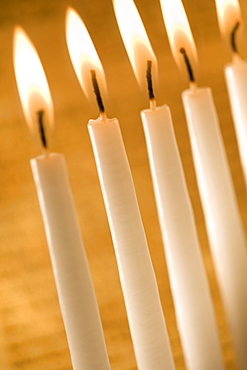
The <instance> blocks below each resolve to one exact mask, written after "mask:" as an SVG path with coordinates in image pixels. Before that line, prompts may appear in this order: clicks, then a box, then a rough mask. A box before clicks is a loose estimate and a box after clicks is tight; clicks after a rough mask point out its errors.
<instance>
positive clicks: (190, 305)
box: [114, 0, 223, 370]
mask: <svg viewBox="0 0 247 370" xmlns="http://www.w3.org/2000/svg"><path fill="white" fill-rule="evenodd" d="M114 9H115V14H116V17H117V22H118V25H119V29H120V33H121V35H122V38H123V42H124V44H125V47H126V50H127V53H128V56H129V58H130V61H131V64H132V67H133V70H134V73H135V75H136V78H137V80H138V82H139V83H141V82H143V80H144V73H145V68H146V64H147V61H148V70H147V81H148V87H149V99H150V109H146V110H143V111H142V112H141V118H142V123H143V127H144V133H145V137H146V143H147V150H148V157H149V162H150V169H151V174H152V179H153V185H154V193H155V198H156V205H157V209H158V215H159V222H160V228H161V232H162V238H163V243H164V248H165V254H166V261H167V267H168V273H169V278H170V282H171V289H172V295H173V299H174V306H175V312H176V317H177V324H178V329H179V333H180V337H181V342H182V347H183V352H184V356H185V361H186V364H187V367H188V369H196V370H197V369H209V368H214V369H222V368H223V362H222V355H221V350H220V343H219V336H218V333H217V326H216V320H215V314H214V310H213V304H212V299H211V296H210V292H209V286H208V282H207V278H206V274H205V270H204V266H203V261H202V256H201V252H200V246H199V241H198V237H197V233H196V227H195V220H194V215H193V211H192V206H191V202H190V198H189V194H188V190H187V186H186V182H185V176H184V172H183V168H182V164H181V159H180V156H179V151H178V147H177V143H176V139H175V134H174V130H173V125H172V119H171V114H170V109H169V107H168V106H166V105H163V106H161V107H156V101H155V97H154V91H153V86H152V79H151V63H152V64H153V65H154V67H156V58H155V55H154V53H153V50H152V47H151V45H150V43H149V40H148V37H147V34H146V31H145V29H144V26H143V24H142V21H141V19H140V16H139V14H138V11H137V9H136V7H135V5H134V3H133V1H132V0H128V1H127V0H124V1H122V0H114ZM137 50H138V51H139V52H136V51H137ZM140 70H141V71H142V75H141V74H140Z"/></svg>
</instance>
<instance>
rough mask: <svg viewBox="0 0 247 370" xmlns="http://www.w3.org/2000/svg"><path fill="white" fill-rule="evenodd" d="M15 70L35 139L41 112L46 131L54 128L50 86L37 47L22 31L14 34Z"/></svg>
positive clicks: (25, 113)
mask: <svg viewBox="0 0 247 370" xmlns="http://www.w3.org/2000/svg"><path fill="white" fill-rule="evenodd" d="M14 70H15V75H16V81H17V87H18V90H19V94H20V99H21V103H22V108H23V112H24V115H25V118H26V121H27V124H28V126H29V128H30V130H31V133H33V134H34V135H35V136H37V135H38V132H39V125H38V121H39V115H40V113H39V112H41V111H42V112H43V120H44V122H43V123H44V128H45V129H47V130H48V131H49V130H51V129H52V128H53V124H54V120H53V103H52V98H51V94H50V90H49V86H48V82H47V79H46V76H45V73H44V70H43V67H42V64H41V62H40V59H39V56H38V54H37V51H36V50H35V47H34V45H33V44H32V42H31V41H30V39H29V38H28V36H27V35H26V33H25V32H24V31H23V29H22V28H20V27H16V29H15V32H14Z"/></svg>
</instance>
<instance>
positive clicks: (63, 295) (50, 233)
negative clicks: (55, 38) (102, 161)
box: [14, 27, 110, 370]
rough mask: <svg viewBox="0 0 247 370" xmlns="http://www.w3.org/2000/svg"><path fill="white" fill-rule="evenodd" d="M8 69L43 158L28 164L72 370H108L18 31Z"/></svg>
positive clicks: (36, 69) (75, 230)
mask: <svg viewBox="0 0 247 370" xmlns="http://www.w3.org/2000/svg"><path fill="white" fill-rule="evenodd" d="M14 67H15V73H16V80H17V86H18V89H19V93H20V97H21V102H22V107H23V110H24V114H25V117H26V120H27V123H28V125H29V127H30V129H31V132H32V133H33V134H34V136H36V135H37V136H38V137H39V138H40V139H41V140H40V142H41V143H42V147H43V152H44V153H43V154H42V155H40V156H38V157H36V158H33V159H32V160H31V168H32V172H33V176H34V182H35V186H36V190H37V194H38V199H39V203H40V209H41V213H42V217H43V221H44V227H45V232H46V237H47V242H48V247H49V252H50V257H51V263H52V268H53V272H54V278H55V283H56V288H57V293H58V298H59V303H60V308H61V312H62V317H63V322H64V326H65V331H66V334H67V339H68V344H69V349H70V354H71V360H72V365H73V369H78V370H79V369H80V370H81V369H99V368H100V369H110V366H109V360H108V356H107V352H106V346H105V341H104V337H103V330H102V326H101V321H100V316H99V311H98V306H97V302H96V297H95V293H94V289H93V284H92V280H91V277H90V272H89V267H88V263H87V257H86V254H85V250H84V246H83V243H82V240H81V235H80V228H79V223H78V220H77V216H76V210H75V205H74V200H73V196H72V192H71V188H70V184H69V179H68V173H67V168H66V163H65V159H64V156H63V155H62V154H58V153H50V152H48V150H47V146H48V142H47V140H48V138H47V132H48V131H49V128H48V126H49V125H53V105H52V99H51V95H50V91H49V87H48V83H47V80H46V77H45V74H44V71H43V69H42V65H41V62H40V60H39V57H38V55H37V52H36V50H35V48H34V46H33V45H32V43H31V41H30V40H29V38H28V37H27V35H26V34H25V32H24V31H23V30H22V29H21V28H19V27H18V28H16V30H15V35H14Z"/></svg>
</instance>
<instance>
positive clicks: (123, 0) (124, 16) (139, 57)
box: [113, 0, 157, 88]
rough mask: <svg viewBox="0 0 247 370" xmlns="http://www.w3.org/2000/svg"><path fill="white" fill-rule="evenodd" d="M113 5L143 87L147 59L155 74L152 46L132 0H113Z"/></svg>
mask: <svg viewBox="0 0 247 370" xmlns="http://www.w3.org/2000/svg"><path fill="white" fill-rule="evenodd" d="M113 6H114V10H115V14H116V18H117V22H118V26H119V30H120V33H121V36H122V39H123V42H124V45H125V48H126V51H127V53H128V56H129V59H130V62H131V65H132V68H133V70H134V73H135V76H136V79H137V81H138V83H139V85H140V86H143V88H144V87H146V84H145V85H144V83H145V75H146V69H147V61H148V60H149V61H151V62H152V70H153V73H154V76H156V74H157V61H156V57H155V55H154V52H153V49H152V46H151V44H150V42H149V39H148V36H147V33H146V31H145V28H144V26H143V23H142V20H141V18H140V15H139V13H138V10H137V8H136V6H135V4H134V2H133V1H132V0H113Z"/></svg>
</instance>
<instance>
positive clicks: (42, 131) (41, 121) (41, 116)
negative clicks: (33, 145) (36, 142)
mask: <svg viewBox="0 0 247 370" xmlns="http://www.w3.org/2000/svg"><path fill="white" fill-rule="evenodd" d="M37 115H38V124H39V133H40V139H41V142H42V146H43V148H44V149H45V151H46V149H47V140H46V136H45V129H44V111H43V110H39V111H38V112H37Z"/></svg>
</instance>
